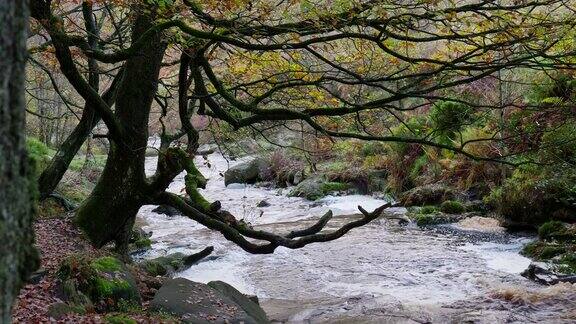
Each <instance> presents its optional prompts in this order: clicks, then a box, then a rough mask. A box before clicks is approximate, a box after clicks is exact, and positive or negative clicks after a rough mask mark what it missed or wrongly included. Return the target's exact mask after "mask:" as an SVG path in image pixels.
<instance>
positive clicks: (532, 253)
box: [522, 241, 566, 261]
mask: <svg viewBox="0 0 576 324" xmlns="http://www.w3.org/2000/svg"><path fill="white" fill-rule="evenodd" d="M565 252H566V247H565V246H563V245H560V244H556V243H547V242H543V241H534V242H530V243H528V244H526V245H525V246H524V248H522V254H523V255H525V256H527V257H530V258H533V259H535V260H538V261H544V260H549V259H551V258H554V257H556V256H559V255H561V254H563V253H565Z"/></svg>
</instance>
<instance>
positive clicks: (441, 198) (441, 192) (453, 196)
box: [400, 184, 462, 207]
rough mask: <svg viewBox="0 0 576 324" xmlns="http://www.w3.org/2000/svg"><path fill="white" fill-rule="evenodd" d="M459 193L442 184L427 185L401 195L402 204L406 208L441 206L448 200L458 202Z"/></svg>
mask: <svg viewBox="0 0 576 324" xmlns="http://www.w3.org/2000/svg"><path fill="white" fill-rule="evenodd" d="M458 198H462V197H459V195H458V194H457V192H456V191H455V190H454V189H452V188H450V187H447V186H444V185H441V184H432V185H425V186H420V187H416V188H413V189H411V190H408V191H406V192H404V193H402V194H401V195H400V203H401V204H402V205H404V206H406V207H409V206H425V205H439V204H441V203H443V202H445V201H447V200H457V199H458Z"/></svg>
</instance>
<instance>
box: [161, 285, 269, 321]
mask: <svg viewBox="0 0 576 324" xmlns="http://www.w3.org/2000/svg"><path fill="white" fill-rule="evenodd" d="M216 286H217V287H219V288H220V289H223V287H224V286H223V285H221V284H218V285H216ZM225 288H226V290H225V291H226V294H224V293H222V292H220V291H219V290H217V289H214V288H212V287H211V286H208V285H206V284H203V283H198V282H193V281H190V280H187V279H184V278H175V279H169V280H166V282H165V283H164V284H163V285H162V287H161V288H160V289H159V290H158V292H157V293H156V296H154V299H153V300H152V302H151V303H150V309H151V310H155V311H163V312H168V313H171V314H173V315H175V316H178V317H180V318H181V320H182V322H184V323H194V324H204V323H206V324H208V323H222V324H223V323H246V324H259V323H269V321H268V319H267V318H266V317H261V316H262V313H264V311H263V310H262V309H261V308H260V306H258V305H257V304H255V303H253V302H252V301H250V300H249V299H248V298H247V297H245V296H244V299H245V300H244V299H243V298H242V297H241V295H242V294H241V293H240V292H238V291H237V290H235V289H234V288H231V287H229V285H227V286H225ZM230 288H231V289H230ZM227 294H228V295H230V296H233V297H230V296H228V295H227ZM242 296H243V295H242ZM233 298H234V299H233ZM236 298H238V299H240V300H241V304H239V303H237V302H236V301H235V300H236ZM250 303H251V304H250ZM247 310H248V311H247ZM264 316H265V314H264Z"/></svg>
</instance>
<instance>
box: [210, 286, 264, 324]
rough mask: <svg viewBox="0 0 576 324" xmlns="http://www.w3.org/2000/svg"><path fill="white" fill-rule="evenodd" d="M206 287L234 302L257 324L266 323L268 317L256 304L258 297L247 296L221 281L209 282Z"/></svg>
mask: <svg viewBox="0 0 576 324" xmlns="http://www.w3.org/2000/svg"><path fill="white" fill-rule="evenodd" d="M208 286H210V287H211V288H213V289H215V290H218V291H219V292H221V293H222V294H223V295H225V296H226V297H228V298H230V299H231V300H232V301H234V302H235V303H236V304H238V306H240V307H241V308H242V309H243V310H244V311H245V312H246V313H247V314H249V315H250V316H251V317H252V318H254V319H255V320H256V321H257V322H258V323H268V322H269V321H268V316H266V313H265V312H264V310H263V309H262V308H260V305H259V304H258V297H256V296H247V295H244V294H243V293H241V292H239V291H238V290H236V288H234V287H232V286H230V285H229V284H227V283H225V282H223V281H210V282H209V283H208Z"/></svg>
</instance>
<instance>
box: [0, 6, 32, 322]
mask: <svg viewBox="0 0 576 324" xmlns="http://www.w3.org/2000/svg"><path fill="white" fill-rule="evenodd" d="M28 13H29V11H28V4H27V2H26V1H20V0H6V1H2V2H0V79H1V80H2V82H1V83H0V120H1V122H0V244H1V246H2V247H1V248H0V322H2V323H10V321H11V316H10V313H11V308H12V303H13V301H14V298H15V297H16V296H17V294H18V291H19V289H20V287H21V286H22V284H23V282H24V280H25V279H26V277H27V276H28V274H29V273H30V272H31V271H34V270H35V269H36V267H37V260H38V259H37V255H36V252H35V249H34V246H33V243H34V234H33V229H32V217H33V211H34V208H35V207H34V206H35V205H34V203H33V196H34V191H33V190H32V189H33V188H34V186H35V183H34V182H32V181H31V180H30V179H31V177H30V176H29V174H30V170H29V163H28V160H27V157H26V146H25V139H24V116H25V105H24V66H25V64H26V34H27V33H26V30H27V25H28Z"/></svg>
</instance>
